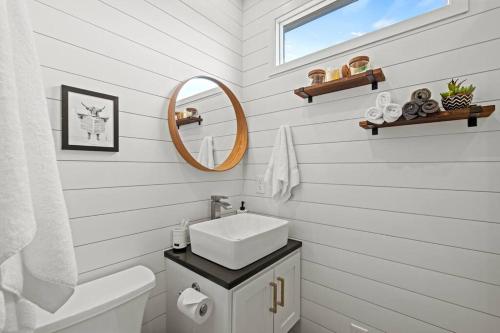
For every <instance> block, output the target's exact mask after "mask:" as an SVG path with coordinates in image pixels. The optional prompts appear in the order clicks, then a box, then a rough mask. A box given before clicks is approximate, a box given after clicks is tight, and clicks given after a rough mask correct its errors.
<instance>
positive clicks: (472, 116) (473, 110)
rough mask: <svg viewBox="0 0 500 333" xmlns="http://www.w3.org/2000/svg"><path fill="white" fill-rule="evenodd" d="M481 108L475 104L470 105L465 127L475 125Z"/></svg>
mask: <svg viewBox="0 0 500 333" xmlns="http://www.w3.org/2000/svg"><path fill="white" fill-rule="evenodd" d="M481 110H482V108H481V107H480V106H477V105H471V106H470V113H469V118H468V119H467V127H477V116H478V115H479V114H480V113H481Z"/></svg>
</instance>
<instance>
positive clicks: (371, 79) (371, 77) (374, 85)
mask: <svg viewBox="0 0 500 333" xmlns="http://www.w3.org/2000/svg"><path fill="white" fill-rule="evenodd" d="M366 76H367V77H368V81H369V82H370V83H371V84H372V90H377V89H378V81H377V79H376V78H375V76H374V75H373V70H372V69H370V70H368V71H366Z"/></svg>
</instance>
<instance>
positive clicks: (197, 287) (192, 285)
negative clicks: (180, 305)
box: [177, 282, 201, 296]
mask: <svg viewBox="0 0 500 333" xmlns="http://www.w3.org/2000/svg"><path fill="white" fill-rule="evenodd" d="M191 288H193V289H194V290H196V291H198V292H201V288H200V285H199V284H198V283H197V282H193V284H191ZM184 290H185V289H181V290H179V292H178V293H177V295H179V296H180V295H181V294H182V292H183V291H184Z"/></svg>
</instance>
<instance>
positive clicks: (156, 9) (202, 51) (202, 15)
mask: <svg viewBox="0 0 500 333" xmlns="http://www.w3.org/2000/svg"><path fill="white" fill-rule="evenodd" d="M218 8H223V9H224V10H222V11H221V10H219V9H218ZM30 10H31V12H32V16H33V21H34V22H33V25H34V33H35V39H36V44H37V47H38V51H39V55H40V60H41V66H42V74H43V78H44V82H45V90H46V95H47V103H48V107H49V112H50V117H51V123H52V129H53V133H54V139H55V143H56V148H57V158H58V163H59V171H60V174H61V179H62V184H63V187H64V193H65V197H66V201H67V206H68V210H69V215H70V218H71V226H72V231H73V238H74V242H75V250H76V256H77V261H78V269H79V273H80V275H79V277H80V283H83V282H86V281H90V280H93V279H96V278H99V277H101V276H104V275H106V274H111V273H113V272H116V271H119V270H122V269H125V268H127V267H130V266H133V265H139V264H140V265H145V266H147V267H149V268H150V269H151V270H153V272H154V273H155V274H156V278H157V280H156V281H157V285H156V287H155V288H154V289H153V291H152V292H151V295H150V300H149V302H148V304H147V306H146V311H145V315H144V326H143V332H145V333H164V332H165V320H166V313H165V306H166V301H165V296H166V290H165V287H166V282H165V268H164V267H165V266H164V260H163V249H165V248H168V247H170V246H171V230H172V228H173V226H174V225H175V224H177V223H179V222H180V220H181V219H182V218H184V217H188V218H191V219H193V220H202V219H206V218H208V217H209V213H210V209H209V197H210V195H211V194H227V195H229V196H230V197H232V199H233V200H234V203H236V202H237V201H238V196H239V195H240V194H241V191H242V188H243V180H242V178H243V175H242V167H237V168H235V169H234V170H231V171H230V172H226V173H217V174H216V173H210V174H208V173H201V172H199V171H197V170H195V169H194V168H192V167H190V166H189V165H187V164H186V163H184V162H183V160H182V159H181V158H180V157H179V156H178V154H177V152H176V150H175V147H174V146H173V144H172V142H171V140H170V136H169V133H168V126H167V112H166V109H167V105H168V102H169V99H168V97H169V94H170V92H171V90H172V89H173V88H174V87H175V85H176V84H177V83H178V82H180V81H181V80H185V79H187V78H189V77H191V76H195V75H209V76H213V77H215V78H217V79H219V80H221V81H222V82H224V83H225V84H226V85H228V86H229V87H230V88H231V89H232V90H233V91H234V92H235V93H236V95H237V96H241V89H242V71H241V60H242V49H241V47H242V38H243V37H242V22H241V20H242V10H243V4H242V3H241V1H239V0H210V1H209V2H200V1H191V0H172V1H168V2H165V1H160V0H145V1H143V0H128V1H120V0H86V1H67V0H32V1H31V2H30ZM62 84H65V85H70V86H76V87H80V88H84V89H88V90H94V91H98V92H102V93H107V94H111V95H116V96H118V97H119V98H120V152H119V153H106V152H85V151H62V150H61V149H60V145H61V139H60V136H61V106H60V104H61V102H60V100H61V95H60V86H61V85H62ZM224 107H226V108H224ZM212 114H213V117H212V122H213V123H216V124H221V125H219V126H222V125H223V124H226V123H228V124H230V123H231V121H232V120H233V119H234V114H233V113H232V112H230V110H229V109H227V105H221V106H219V107H218V108H217V109H214V110H213V112H212ZM204 124H205V125H212V126H216V124H210V122H207V123H204ZM217 129H218V128H215V127H214V130H217ZM221 129H223V130H224V129H225V128H224V127H221ZM197 139H198V138H197ZM226 141H227V140H226ZM192 144H196V142H193V143H192ZM228 144H229V143H227V144H226V143H225V141H224V144H222V147H224V148H226V149H228V148H227V145H228ZM198 145H199V142H198ZM221 154H222V152H221Z"/></svg>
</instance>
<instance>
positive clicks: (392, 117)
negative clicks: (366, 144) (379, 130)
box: [383, 103, 403, 123]
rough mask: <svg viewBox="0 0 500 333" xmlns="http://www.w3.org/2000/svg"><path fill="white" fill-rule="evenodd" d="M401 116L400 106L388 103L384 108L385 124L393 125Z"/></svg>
mask: <svg viewBox="0 0 500 333" xmlns="http://www.w3.org/2000/svg"><path fill="white" fill-rule="evenodd" d="M402 114H403V109H402V108H401V105H399V104H396V103H389V104H387V105H386V106H385V107H384V111H383V119H384V120H385V121H386V122H387V123H393V122H395V121H396V120H398V119H399V117H401V115H402Z"/></svg>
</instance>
